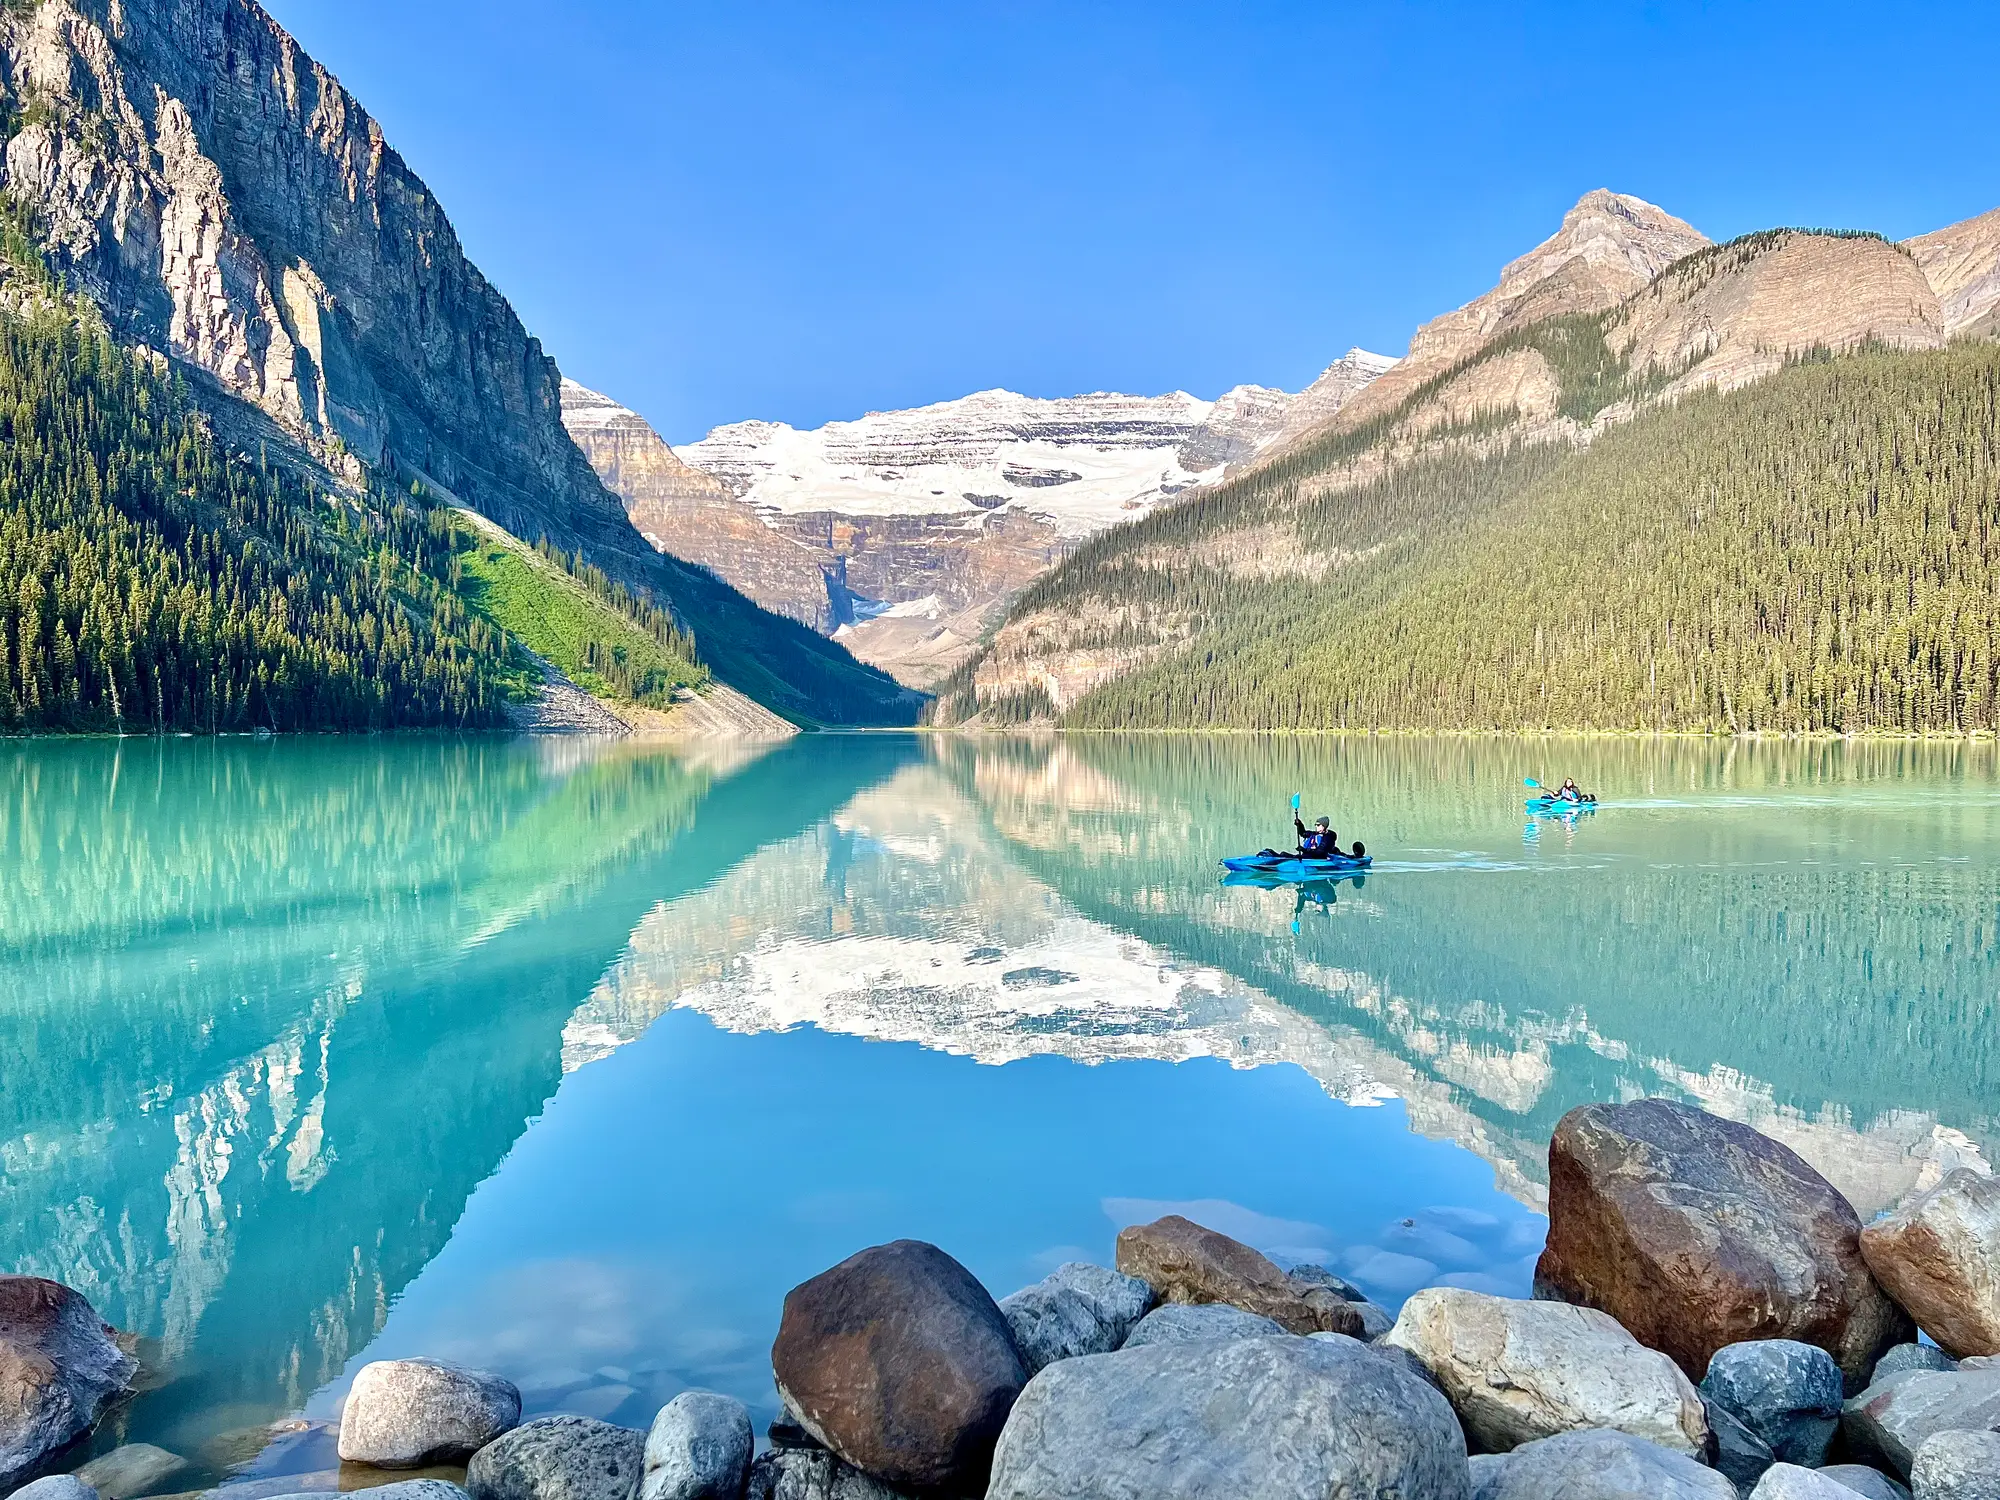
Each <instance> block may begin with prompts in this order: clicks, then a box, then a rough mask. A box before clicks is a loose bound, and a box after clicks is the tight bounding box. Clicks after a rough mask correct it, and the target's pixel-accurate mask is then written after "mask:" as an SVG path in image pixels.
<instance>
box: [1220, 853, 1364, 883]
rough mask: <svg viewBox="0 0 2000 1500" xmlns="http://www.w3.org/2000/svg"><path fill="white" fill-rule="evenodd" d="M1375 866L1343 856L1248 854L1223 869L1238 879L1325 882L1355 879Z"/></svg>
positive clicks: (1226, 860) (1232, 861)
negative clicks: (1336, 877)
mask: <svg viewBox="0 0 2000 1500" xmlns="http://www.w3.org/2000/svg"><path fill="white" fill-rule="evenodd" d="M1374 863H1375V856H1374V855H1372V854H1364V855H1362V856H1361V858H1359V859H1350V858H1348V857H1347V856H1345V855H1343V856H1341V857H1340V858H1339V859H1300V858H1299V857H1298V856H1297V855H1296V854H1245V855H1241V856H1239V857H1238V858H1236V859H1225V860H1224V861H1223V862H1222V867H1223V868H1224V869H1225V870H1228V871H1230V872H1231V873H1233V874H1238V875H1267V876H1270V877H1271V878H1272V879H1275V880H1325V879H1328V878H1329V877H1331V876H1334V875H1352V874H1353V873H1354V872H1355V871H1356V870H1365V869H1367V868H1368V867H1369V866H1370V865H1372V864H1374Z"/></svg>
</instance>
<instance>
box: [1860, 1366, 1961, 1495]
mask: <svg viewBox="0 0 2000 1500" xmlns="http://www.w3.org/2000/svg"><path fill="white" fill-rule="evenodd" d="M1995 1429H2000V1369H1994V1368H1987V1369H1975V1370H1967V1369H1957V1370H1935V1371H1933V1370H1912V1371H1905V1372H1904V1373H1903V1374H1900V1375H1892V1376H1890V1377H1889V1378H1888V1379H1887V1380H1878V1381H1876V1382H1875V1384H1873V1385H1871V1386H1869V1387H1868V1389H1867V1390H1865V1391H1863V1392H1862V1393H1861V1394H1860V1395H1858V1396H1855V1397H1852V1398H1851V1399H1850V1400H1849V1401H1848V1403H1847V1405H1846V1407H1845V1408H1843V1409H1842V1411H1841V1415H1840V1435H1841V1439H1842V1441H1843V1442H1844V1443H1845V1444H1846V1448H1847V1452H1848V1453H1849V1454H1851V1455H1852V1456H1853V1457H1855V1458H1860V1459H1865V1460H1868V1461H1870V1462H1873V1463H1876V1464H1878V1465H1879V1466H1880V1467H1882V1468H1885V1469H1888V1470H1889V1471H1890V1472H1891V1473H1894V1474H1899V1475H1902V1476H1904V1477H1905V1478H1907V1477H1908V1476H1909V1472H1910V1465H1911V1463H1912V1462H1914V1461H1915V1459H1916V1455H1917V1448H1918V1446H1919V1445H1920V1444H1921V1443H1922V1442H1923V1440H1924V1439H1925V1438H1927V1437H1929V1436H1930V1435H1931V1434H1932V1433H1934V1432H1954V1431H1964V1432H1978V1431H1987V1432H1990V1431H1993V1430H1995Z"/></svg>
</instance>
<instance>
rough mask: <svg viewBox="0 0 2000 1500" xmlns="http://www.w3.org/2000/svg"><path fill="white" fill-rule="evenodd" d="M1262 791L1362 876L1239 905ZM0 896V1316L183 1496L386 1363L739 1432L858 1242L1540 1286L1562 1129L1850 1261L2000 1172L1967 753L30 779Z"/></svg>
mask: <svg viewBox="0 0 2000 1500" xmlns="http://www.w3.org/2000/svg"><path fill="white" fill-rule="evenodd" d="M1565 773H1567V774H1574V775H1575V776H1577V778H1578V780H1579V781H1580V782H1582V783H1583V784H1584V785H1585V786H1586V787H1588V788H1591V789H1594V790H1596V791H1598V792H1599V793H1600V794H1601V795H1602V796H1603V798H1604V802H1603V805H1602V806H1601V807H1600V809H1599V810H1598V811H1596V812H1594V813H1591V814H1588V815H1585V816H1582V817H1579V818H1576V819H1574V820H1570V821H1562V820H1550V819H1533V818H1530V817H1528V816H1527V815H1526V814H1525V813H1524V812H1523V811H1522V806H1521V797H1522V791H1521V785H1520V780H1521V777H1522V776H1524V775H1533V776H1537V777H1539V778H1541V779H1544V780H1547V779H1550V778H1551V777H1553V778H1557V779H1559V778H1560V777H1561V776H1562V775H1563V774H1565ZM1294 791H1302V792H1304V793H1305V796H1306V801H1307V804H1308V812H1309V813H1310V812H1311V811H1313V810H1315V809H1321V808H1323V809H1324V810H1326V811H1327V812H1328V813H1329V814H1331V815H1332V816H1333V818H1334V821H1335V824H1336V826H1337V827H1338V829H1339V830H1340V832H1341V834H1342V835H1343V837H1344V838H1346V839H1352V838H1355V837H1360V838H1363V839H1365V840H1366V841H1367V843H1368V845H1369V847H1370V849H1371V851H1372V852H1374V853H1375V854H1376V855H1377V858H1378V864H1377V866H1376V868H1375V870H1374V871H1372V872H1371V873H1370V874H1369V875H1368V876H1367V877H1366V878H1363V879H1350V880H1347V881H1344V882H1341V883H1340V884H1338V885H1337V886H1328V887H1320V888H1316V889H1313V890H1310V891H1306V892H1300V891H1296V890H1293V889H1289V888H1286V889H1275V890H1265V889H1260V888H1256V887H1246V886H1226V885H1224V884H1222V883H1221V882H1220V880H1219V879H1218V876H1219V873H1220V872H1219V871H1218V869H1217V868H1216V861H1217V860H1218V859H1219V858H1220V857H1221V856H1223V855H1225V854H1235V853H1244V852H1249V851H1251V850H1254V849H1256V848H1258V847H1260V846H1262V845H1264V844H1266V843H1271V842H1275V841H1279V840H1281V839H1283V838H1284V837H1286V836H1287V835H1288V833H1289V820H1290V809H1289V803H1290V798H1291V795H1292V793H1293V792H1294ZM0 871H4V872H5V876H6V881H5V885H4V887H0V1059H4V1064H0V1067H4V1071H0V1267H5V1268H7V1269H13V1270H22V1271H33V1272H36V1273H39V1274H44V1275H49V1276H54V1277H58V1278H60V1279H61V1280H64V1281H66V1282H69V1283H70V1284H72V1285H74V1286H77V1287H79V1288H81V1289H82V1290H84V1291H86V1292H87V1293H88V1294H89V1295H90V1297H91V1298H92V1299H93V1301H94V1302H95V1303H96V1304H97V1306H98V1308H99V1309H100V1311H101V1312H103V1313H104V1315H105V1316H106V1317H108V1318H110V1319H111V1320H112V1321H113V1322H115V1323H117V1324H119V1325H120V1326H122V1327H126V1328H129V1329H132V1330H134V1331H136V1332H138V1333H140V1334H143V1335H145V1336H146V1337H147V1338H148V1339H149V1340H151V1341H153V1342H152V1345H151V1347H152V1349H153V1351H154V1355H155V1360H156V1362H157V1364H158V1365H159V1367H160V1369H161V1371H162V1374H161V1377H160V1384H159V1388H158V1389H157V1390H154V1391H151V1392H149V1393H148V1394H146V1395H144V1396H143V1397H141V1398H140V1399H139V1400H138V1401H137V1402H135V1403H134V1404H133V1405H132V1407H131V1408H130V1409H129V1410H128V1411H127V1412H126V1413H125V1414H124V1415H123V1416H122V1417H121V1418H120V1420H119V1422H118V1423H117V1424H115V1425H114V1427H113V1429H111V1430H109V1431H107V1432H106V1433H105V1434H104V1435H103V1436H102V1437H101V1438H100V1440H99V1441H100V1444H109V1443H111V1442H114V1441H119V1440H130V1439H143V1440H146V1441H151V1442H156V1443H160V1444H162V1445H163V1446H166V1447H169V1448H171V1449H173V1450H174V1451H176V1452H179V1453H182V1454H184V1455H187V1456H189V1457H190V1458H193V1459H194V1460H195V1461H196V1463H197V1465H198V1467H197V1468H196V1469H195V1470H194V1471H192V1472H191V1473H190V1474H184V1475H182V1476H179V1477H177V1478H176V1479H174V1480H172V1481H169V1482H168V1484H167V1486H166V1487H168V1488H172V1489H185V1488H188V1487H190V1485H191V1484H192V1483H194V1482H196V1481H197V1480H201V1479H207V1478H210V1477H213V1475H214V1474H215V1473H216V1472H217V1471H219V1470H220V1469H221V1468H222V1467H223V1466H224V1465H225V1464H226V1463H228V1462H229V1461H231V1460H234V1459H238V1458H241V1457H242V1456H243V1455H244V1454H245V1453H246V1452H248V1451H249V1450H250V1449H251V1448H254V1446H255V1443H254V1441H252V1442H248V1443H246V1441H245V1440H244V1439H243V1438H242V1437H241V1435H240V1434H241V1432H242V1430H243V1429H247V1428H253V1427H256V1426H259V1425H261V1424H263V1423H267V1422H269V1421H271V1420H273V1419H274V1418H278V1417H283V1416H287V1415H292V1414H298V1413H304V1414H307V1415H311V1416H327V1415H332V1414H333V1413H335V1412H336V1411H337V1410H338V1404H339V1398H340V1394H341V1392H342V1390H343V1389H344V1384H343V1383H344V1381H345V1379H346V1378H348V1377H349V1376H351V1374H352V1372H353V1371H354V1370H355V1369H356V1368H358V1366H359V1364H360V1363H362V1362H363V1361H365V1360H366V1359H369V1358H374V1357H381V1356H383V1355H389V1354H405V1353H426V1354H433V1355H438V1356H441V1357H445V1358H453V1359H459V1360H463V1361H467V1362H470V1363H475V1364H480V1365H483V1366H487V1367H490V1368H496V1369H500V1370H502V1371H504V1372H506V1373H507V1374H509V1375H510V1376H512V1377H513V1378H514V1379H515V1380H516V1381H517V1382H518V1383H520V1384H521V1385H522V1386H523V1388H524V1391H525V1393H526V1397H527V1402H528V1406H529V1408H530V1410H535V1411H554V1410H573V1411H583V1412H588V1413H590V1414H592V1415H598V1416H606V1417H610V1418H612V1419H614V1420H617V1421H621V1422H627V1423H631V1424H635V1425H637V1424H643V1423H644V1422H645V1421H646V1420H647V1419H648V1418H649V1417H650V1415H651V1413H652V1411H653V1410H654V1409H656V1408H657V1407H658V1406H659V1405H660V1404H661V1403H662V1402H664V1401H665V1400H666V1399H668V1398H669V1397H670V1396H672V1395H673V1394H674V1393H675V1392H676V1391H678V1390H680V1389H683V1388H685V1387H686V1386H688V1385H703V1386H710V1387H715V1388H719V1389H724V1390H729V1391H733V1392H735V1393H737V1394H739V1395H741V1396H742V1397H743V1398H744V1399H745V1400H747V1401H749V1402H750V1403H751V1404H752V1406H753V1407H754V1408H756V1409H758V1410H759V1411H760V1412H763V1413H765V1414H768V1413H769V1411H770V1410H771V1406H772V1392H771V1388H770V1378H769V1366H768V1350H769V1344H770V1339H771V1337H772V1335H773V1333H774V1332H775V1327H776V1318H777V1313H778V1308H779V1304H780V1301H781V1299H782V1296H783V1294H784V1292H785V1290H786V1289H787V1288H789V1287H790V1286H791V1285H793V1284H795V1283H796V1282H798V1281H800V1280H802V1279H804V1278H805V1277H807V1276H809V1275H811V1274H813V1273H814V1272H816V1271H818V1270H820V1269H822V1268H824V1267H825V1266H827V1265H829V1264H831V1263H832V1262H834V1261H836V1260H838V1259H840V1258H842V1257H843V1256H845V1255H847V1254H849V1253H851V1252H852V1251H854V1250H856V1249H858V1248H860V1247H862V1246H864V1245H867V1244H871V1243H875V1242H879V1241H881V1240H885V1239H890V1238H894V1237H898V1236H905V1235H909V1236H916V1237H921V1238H926V1239H931V1240H934V1241H936V1242H937V1243H939V1244H941V1245H943V1246H944V1247H945V1248H947V1249H948V1250H950V1251H951V1252H952V1253H953V1254H955V1255H957V1256H958V1257H959V1258H960V1259H961V1260H963V1261H965V1262H966V1264H967V1265H969V1266H970V1267H971V1268H972V1269H973V1270H974V1271H975V1272H976V1273H977V1274H978V1275H980V1277H981V1278H982V1279H984V1280H985V1281H986V1283H987V1284H988V1285H989V1286H990V1287H991V1288H992V1289H993V1291H994V1292H995V1293H996V1294H1004V1293H1006V1292H1008V1291H1011V1290H1013V1289H1014V1288H1015V1287H1017V1286H1020V1285H1023V1284H1025V1283H1026V1282H1028V1281H1031V1280H1033V1279H1036V1278H1037V1277H1039V1276H1040V1275H1042V1274H1044V1273H1045V1272H1046V1271H1047V1270H1048V1269H1050V1268H1051V1267H1053V1266H1054V1265H1056V1264H1058V1263H1060V1262H1061V1261H1063V1260H1067V1259H1074V1258H1090V1259H1096V1260H1105V1259H1107V1258H1108V1257H1109V1255H1110V1253H1111V1244H1112V1239H1113V1237H1114V1235H1115V1233H1116V1231H1117V1230H1118V1228H1119V1227H1121V1226H1122V1225H1124V1224H1127V1223H1132V1222H1137V1221H1141V1220H1145V1219H1150V1218H1153V1217H1156V1216H1157V1215H1159V1214H1161V1213H1164V1212H1168V1211H1172V1210H1179V1211H1182V1212H1186V1213H1189V1214H1190V1215H1192V1216H1194V1217H1197V1218H1200V1219H1202V1220H1203V1221H1205V1222H1208V1223H1210V1224H1213V1225H1215V1226H1216V1227H1218V1228H1221V1229H1224V1230H1226V1231H1227V1232H1229V1233H1231V1234H1235V1235H1237V1236H1238V1237H1240V1238H1243V1239H1246V1240H1249V1241H1251V1242H1252V1243H1255V1244H1257V1245H1259V1246H1260V1247H1262V1248H1264V1249H1266V1250H1268V1251H1269V1252H1271V1253H1272V1254H1274V1255H1276V1256H1278V1257H1280V1258H1289V1259H1311V1260H1318V1261H1323V1262H1325V1263H1327V1264H1330V1265H1333V1266H1335V1267H1337V1268H1339V1269H1341V1270H1342V1271H1343V1272H1345V1273H1346V1274H1348V1275H1350V1276H1351V1277H1352V1278H1353V1279H1355V1280H1357V1281H1359V1282H1360V1283H1361V1284H1362V1285H1363V1286H1364V1287H1366V1288H1367V1289H1368V1290H1369V1291H1370V1292H1371V1293H1373V1294H1374V1295H1375V1296H1376V1297H1378V1298H1379V1299H1380V1300H1382V1301H1383V1302H1385V1303H1388V1304H1390V1305H1391V1306H1394V1305H1396V1304H1397V1303H1399V1302H1400V1300H1401V1299H1402V1298H1403V1297H1404V1296H1406V1295H1408V1293H1409V1292H1411V1291H1413V1290H1415V1289H1416V1288H1417V1287H1419V1286H1423V1285H1427V1284H1431V1283H1433V1282H1439V1281H1448V1282H1452V1283H1454V1284H1459V1285H1470V1286H1477V1287H1483V1288H1487V1289H1491V1290H1497V1291H1504V1292H1517V1293H1518V1292H1524V1291H1525V1290H1526V1289H1527V1285H1528V1276H1529V1272H1530V1268H1531V1266H1532V1264H1533V1258H1534V1255H1535V1252H1536V1250H1537V1249H1538V1247H1539V1243H1540V1239H1541V1234H1542V1221H1541V1219H1540V1217H1539V1214H1538V1209H1539V1207H1540V1205H1541V1202H1542V1196H1541V1195H1542V1180H1543V1175H1544V1174H1543V1168H1542V1155H1543V1152H1544V1151H1545V1148H1546V1144H1547V1139H1548V1135H1549V1132H1550V1130H1551V1129H1552V1127H1553V1126H1554V1124H1555V1122H1556V1120H1557V1119H1558V1118H1559V1117H1560V1116H1561V1114H1562V1113H1563V1111H1564V1110H1566V1109H1569V1108H1571V1107H1573V1106H1574V1105H1576V1104H1579V1103H1583V1102H1585V1101H1588V1100H1592V1099H1608V1098H1623V1097H1629V1096H1634V1095H1639V1094H1650V1093H1668V1094H1672V1095H1674V1096H1676V1097H1681V1098H1686V1099H1690V1100H1695V1101H1699V1102H1701V1103H1703V1104H1705V1105H1706V1106H1707V1107H1709V1108H1712V1109H1716V1110H1718V1111H1720V1112H1723V1113H1726V1114H1729V1115H1732V1116H1734V1117H1736V1118H1741V1119H1746V1120H1749V1121H1751V1122H1753V1123H1755V1124H1757V1125H1758V1126H1759V1127H1760V1128H1763V1129H1765V1130H1768V1131H1770V1132H1771V1133H1773V1134H1776V1135H1778V1136H1780V1137H1781V1138H1782V1139H1785V1140H1786V1141H1788V1142H1790V1143H1791V1144H1792V1145H1794V1146H1795V1147H1796V1148H1797V1149H1798V1150H1800V1151H1801V1152H1802V1153H1803V1154H1804V1155H1806V1156H1807V1158H1808V1159H1809V1160H1811V1161H1813V1162H1814V1163H1815V1164H1816V1165H1818V1166H1819V1167H1820V1168H1821V1169H1822V1170H1823V1171H1825V1172H1827V1173H1828V1175H1830V1176H1831V1177H1833V1179H1834V1180H1835V1181H1836V1182H1837V1183H1839V1184H1840V1186H1841V1187H1842V1188H1843V1189H1844V1190H1845V1191H1847V1192H1848V1194H1849V1195H1850V1196H1851V1197H1852V1198H1854V1200H1855V1201H1856V1202H1857V1204H1859V1205H1860V1206H1861V1208H1862V1210H1863V1212H1864V1213H1872V1212H1874V1211H1876V1210H1878V1209H1880V1208H1882V1207H1885V1206H1887V1205H1888V1204H1891V1203H1893V1202H1895V1201H1896V1200H1897V1199H1899V1198H1900V1197H1901V1196H1902V1195H1903V1194H1905V1193H1906V1192H1908V1191H1909V1190H1910V1189H1911V1188H1912V1187H1913V1186H1915V1185H1917V1184H1919V1183H1921V1182H1924V1181H1926V1180H1928V1179H1929V1178H1930V1177H1934V1176H1935V1174H1936V1173H1937V1172H1939V1171H1940V1170H1943V1169H1946V1168H1948V1167H1949V1166H1951V1165H1953V1164H1955V1163H1957V1162H1959V1161H1965V1160H1989V1161H1990V1160H1992V1159H1993V1155H1994V1150H1995V1147H1996V1144H2000V1142H1996V1130H1995V1112H1996V1110H1995V1103H1994V1101H1995V1100H1996V1098H2000V1091H1996V1088H1995V1083H1996V1072H2000V1040H1996V1028H1995V1025H1994V1019H1995V1018H1994V1006H1995V994H1996V978H2000V950H1996V927H2000V776H1996V765H1995V756H1994V753H1993V751H1992V750H1991V749H1990V748H1985V747H1971V748H1968V747H1951V746H1929V745H1909V746H1874V745H1860V746H1853V745H1813V746H1799V745H1722V746H1714V745H1707V744H1694V743H1688V744H1678V743H1676V744H1667V745H1639V744H1625V743H1618V744H1611V743H1603V744H1600V743H1594V742H1583V743H1579V742H1560V741H1554V742H1517V741H1504V740H1475V741H1382V742H1369V741H1280V742H1271V741H1254V740H1243V739H1232V740H1222V741H1198V740H1193V739H1185V738H1179V739H1140V738H1135V739H1115V738H1088V739H1074V740H1064V741H1052V740H1045V741H1026V740H1020V741H1013V740H999V739H994V740H971V739H967V740H955V739H931V740H926V739H923V738H920V737H916V736H908V737H894V736H856V737H832V738H814V739H807V740H801V741H798V742H795V743H793V744H791V745H788V746H783V747H779V748H776V749H772V750H769V751H767V752H764V753H761V754H753V753H744V752H706V753H704V754H699V755H693V756H677V755H674V754H669V753H664V752H660V751H654V750H645V749H635V748H632V747H603V746H593V745H588V744H582V743H544V744H533V743H523V742H513V743H510V742H503V741H463V742H457V741H439V740H383V739H369V740H363V739H350V740H341V739H329V740H299V741H284V740H279V741H248V740H237V741H222V742H199V741H171V742H166V743H157V742H136V741H135V742H126V743H122V744H119V743H108V742H94V743H74V744H68V743H20V742H13V743H6V744H0ZM328 1461H329V1460H328V1458H327V1455H326V1451H325V1445H324V1443H323V1442H322V1443H320V1444H319V1445H318V1446H317V1447H315V1446H313V1444H312V1443H311V1442H305V1443H303V1444H294V1445H293V1446H292V1447H291V1448H288V1449H285V1450H284V1452H283V1453H282V1454H280V1452H279V1451H278V1450H275V1449H274V1450H272V1452H269V1453H267V1454H266V1455H265V1457H264V1459H263V1460H262V1461H261V1462H262V1463H263V1465H264V1468H265V1469H267V1470H271V1469H278V1468H290V1469H300V1468H310V1467H314V1466H317V1465H324V1464H325V1463H327V1462H328Z"/></svg>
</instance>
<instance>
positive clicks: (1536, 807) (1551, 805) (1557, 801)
mask: <svg viewBox="0 0 2000 1500" xmlns="http://www.w3.org/2000/svg"><path fill="white" fill-rule="evenodd" d="M1596 806H1597V799H1596V798H1595V797H1585V798H1584V799H1583V800H1582V801H1581V802H1570V801H1566V800H1565V799H1563V798H1561V797H1530V798H1529V799H1528V802H1527V807H1528V811H1529V812H1531V813H1573V812H1590V811H1591V810H1593V809H1594V808H1595V807H1596Z"/></svg>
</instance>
